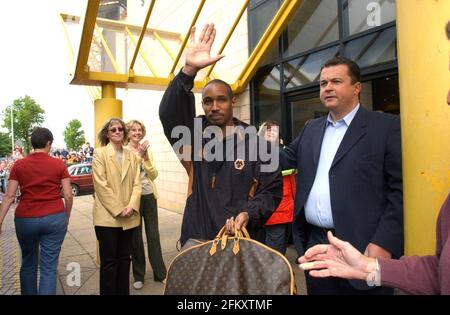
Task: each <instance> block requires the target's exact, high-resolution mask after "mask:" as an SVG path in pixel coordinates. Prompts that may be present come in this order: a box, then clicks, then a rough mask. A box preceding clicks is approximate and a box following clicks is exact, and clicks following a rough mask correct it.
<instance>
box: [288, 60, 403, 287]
mask: <svg viewBox="0 0 450 315" xmlns="http://www.w3.org/2000/svg"><path fill="white" fill-rule="evenodd" d="M319 83H320V100H321V102H322V103H323V105H324V106H325V108H326V109H327V110H329V114H328V115H327V116H324V117H321V118H317V119H313V120H311V121H310V122H308V123H307V124H306V125H305V126H304V128H303V129H302V131H301V133H300V134H299V135H298V137H297V138H296V139H295V140H294V141H292V142H291V143H290V144H289V145H288V146H287V147H286V148H284V149H283V150H281V151H280V152H281V156H280V163H281V165H282V167H283V168H284V169H288V168H297V170H298V174H299V175H300V174H301V175H300V176H301V177H300V178H297V183H298V186H297V191H296V196H295V211H294V221H293V225H292V239H293V241H294V245H295V248H296V250H297V253H298V254H299V256H302V255H303V254H304V253H305V251H306V250H307V249H308V248H310V247H312V246H314V245H316V244H321V243H326V242H327V231H329V230H331V231H332V232H333V234H336V235H337V236H338V237H340V238H343V239H346V240H348V241H350V242H351V243H352V244H354V245H355V247H356V248H358V250H360V251H362V252H365V253H366V254H367V255H368V256H370V257H384V258H391V257H400V256H401V255H402V254H403V186H402V158H401V157H402V154H401V141H400V139H401V137H400V119H399V117H398V116H395V115H392V114H385V113H378V112H372V111H369V110H367V109H365V108H364V107H363V105H362V104H360V100H359V94H360V92H361V89H362V86H361V74H360V69H359V66H358V65H357V64H356V63H355V62H354V61H352V60H350V59H347V58H344V57H334V58H332V59H330V60H328V61H327V62H325V63H324V65H323V67H322V69H321V72H320V81H319ZM305 278H306V285H307V288H308V294H314V295H315V294H393V290H392V289H390V288H385V287H378V288H370V287H368V286H367V285H366V283H365V282H362V281H356V280H350V281H348V280H343V279H339V278H326V279H317V278H312V277H310V276H309V273H305Z"/></svg>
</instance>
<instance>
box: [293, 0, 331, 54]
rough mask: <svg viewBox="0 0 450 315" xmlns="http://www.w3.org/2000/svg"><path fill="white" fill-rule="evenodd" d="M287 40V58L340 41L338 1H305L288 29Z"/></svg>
mask: <svg viewBox="0 0 450 315" xmlns="http://www.w3.org/2000/svg"><path fill="white" fill-rule="evenodd" d="M287 39H288V40H287V47H286V49H285V51H284V53H285V55H287V56H292V55H295V54H298V53H301V52H303V51H306V50H309V49H312V48H316V47H320V46H322V45H324V44H328V43H331V42H333V41H336V40H338V39H339V28H338V8H337V1H329V0H328V1H321V0H310V1H303V2H302V4H301V6H300V8H298V9H297V12H296V14H295V16H294V17H293V18H292V20H291V22H290V23H289V25H288V27H287Z"/></svg>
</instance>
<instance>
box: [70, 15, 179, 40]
mask: <svg viewBox="0 0 450 315" xmlns="http://www.w3.org/2000/svg"><path fill="white" fill-rule="evenodd" d="M61 17H62V18H63V20H64V21H65V22H67V23H75V24H78V23H79V22H80V17H79V16H75V15H70V14H67V13H61ZM97 25H98V26H99V27H101V28H103V29H107V30H110V31H117V32H122V31H123V29H124V28H125V26H127V27H128V29H129V30H130V31H131V32H136V33H139V32H141V31H142V25H137V24H133V23H128V22H122V21H115V20H110V19H104V18H99V17H97ZM153 31H155V32H158V33H159V34H160V35H161V36H163V37H164V38H173V39H178V38H179V37H180V33H176V32H170V31H165V30H161V29H156V28H151V27H148V28H147V30H146V33H151V32H153Z"/></svg>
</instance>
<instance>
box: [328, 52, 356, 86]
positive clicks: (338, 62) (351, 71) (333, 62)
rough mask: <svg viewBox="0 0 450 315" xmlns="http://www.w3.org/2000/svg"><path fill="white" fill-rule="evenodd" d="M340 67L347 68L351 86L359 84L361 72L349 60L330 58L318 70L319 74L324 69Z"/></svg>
mask: <svg viewBox="0 0 450 315" xmlns="http://www.w3.org/2000/svg"><path fill="white" fill-rule="evenodd" d="M340 65H345V66H347V69H348V75H349V76H350V78H351V79H352V84H355V83H356V82H361V70H360V69H359V66H358V64H357V63H356V62H354V61H353V60H351V59H348V58H345V57H341V56H338V57H334V58H331V59H330V60H328V61H327V62H325V64H324V65H323V66H322V68H321V69H320V72H321V73H322V70H323V69H324V68H329V67H334V66H340Z"/></svg>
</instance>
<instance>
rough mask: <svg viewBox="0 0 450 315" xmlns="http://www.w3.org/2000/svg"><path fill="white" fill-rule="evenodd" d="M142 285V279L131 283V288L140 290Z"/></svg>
mask: <svg viewBox="0 0 450 315" xmlns="http://www.w3.org/2000/svg"><path fill="white" fill-rule="evenodd" d="M143 287H144V283H143V282H142V281H136V282H135V283H133V288H135V289H136V290H140V289H142V288H143Z"/></svg>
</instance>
